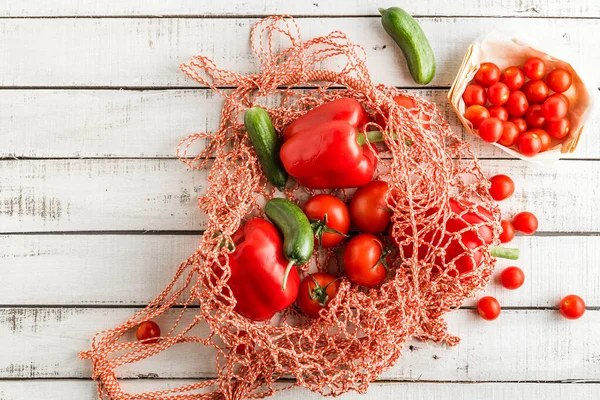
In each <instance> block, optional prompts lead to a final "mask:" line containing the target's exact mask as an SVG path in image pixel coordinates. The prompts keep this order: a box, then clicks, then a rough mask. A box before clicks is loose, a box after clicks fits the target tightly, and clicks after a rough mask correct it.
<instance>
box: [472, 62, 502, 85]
mask: <svg viewBox="0 0 600 400" xmlns="http://www.w3.org/2000/svg"><path fill="white" fill-rule="evenodd" d="M474 79H475V82H477V83H478V84H480V85H481V86H483V87H486V88H487V87H490V86H492V85H493V84H494V83H496V82H498V81H499V80H500V68H498V66H497V65H496V64H494V63H489V62H487V63H482V64H481V65H480V66H479V69H478V70H477V73H476V74H475V78H474Z"/></svg>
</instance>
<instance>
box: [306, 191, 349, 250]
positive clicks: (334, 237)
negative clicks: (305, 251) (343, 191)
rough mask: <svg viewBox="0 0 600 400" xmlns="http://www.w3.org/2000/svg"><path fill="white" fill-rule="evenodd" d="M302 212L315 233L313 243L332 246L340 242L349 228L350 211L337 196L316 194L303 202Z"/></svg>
mask: <svg viewBox="0 0 600 400" xmlns="http://www.w3.org/2000/svg"><path fill="white" fill-rule="evenodd" d="M304 213H305V214H306V216H307V217H308V220H309V221H310V225H311V227H312V228H313V232H314V233H315V245H317V246H319V247H324V248H328V247H333V246H337V245H338V244H340V243H341V242H342V241H343V240H344V239H345V238H346V236H347V235H348V230H349V229H350V211H348V207H346V204H345V203H344V202H343V201H342V200H340V199H339V198H337V197H335V196H333V195H330V194H318V195H316V196H313V197H311V198H310V199H308V201H307V202H306V203H304Z"/></svg>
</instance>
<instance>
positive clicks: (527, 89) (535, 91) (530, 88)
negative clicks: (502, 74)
mask: <svg viewBox="0 0 600 400" xmlns="http://www.w3.org/2000/svg"><path fill="white" fill-rule="evenodd" d="M523 93H525V96H527V101H528V102H529V104H535V103H542V102H543V101H544V100H546V97H548V86H546V83H545V82H544V81H529V82H527V83H526V84H525V86H523Z"/></svg>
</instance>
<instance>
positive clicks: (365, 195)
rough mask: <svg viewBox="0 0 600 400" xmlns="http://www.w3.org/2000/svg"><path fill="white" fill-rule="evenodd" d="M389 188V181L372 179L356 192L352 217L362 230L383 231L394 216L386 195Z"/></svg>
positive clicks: (351, 211)
mask: <svg viewBox="0 0 600 400" xmlns="http://www.w3.org/2000/svg"><path fill="white" fill-rule="evenodd" d="M387 190H388V184H387V182H384V181H371V182H369V183H367V184H366V185H365V186H363V187H361V188H359V189H358V190H357V191H356V193H354V196H353V197H352V200H350V217H351V219H352V222H354V224H355V225H356V226H357V227H358V229H359V230H360V231H362V232H367V233H381V232H383V231H385V229H386V228H387V226H388V224H389V223H390V219H391V217H392V211H391V210H390V209H389V207H388V205H387V202H386V197H385V196H386V193H387Z"/></svg>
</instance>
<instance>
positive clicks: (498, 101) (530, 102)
mask: <svg viewBox="0 0 600 400" xmlns="http://www.w3.org/2000/svg"><path fill="white" fill-rule="evenodd" d="M572 81H573V78H572V76H571V73H570V72H569V71H567V70H565V69H562V68H557V69H554V70H552V71H550V72H548V73H546V66H545V64H544V61H542V60H541V59H540V58H537V57H534V58H530V59H528V60H527V61H526V62H525V64H524V65H523V67H522V68H521V67H517V66H513V67H508V68H506V69H505V70H504V71H502V72H500V68H498V66H497V65H496V64H494V63H490V62H487V63H482V64H481V66H480V67H479V70H478V71H477V73H476V74H475V77H474V82H472V83H470V84H469V85H468V86H467V88H466V89H465V91H464V93H463V95H462V99H463V101H464V102H465V106H466V107H467V109H466V111H465V114H464V116H465V118H466V119H467V120H469V121H470V122H471V124H473V128H475V129H477V131H478V134H479V137H481V138H482V139H483V140H485V141H486V142H490V143H496V142H497V143H499V144H501V145H503V146H506V147H511V148H513V149H515V150H517V151H519V152H520V153H521V154H523V155H524V156H527V157H532V156H534V155H536V154H538V153H540V152H544V151H546V150H548V149H549V148H550V147H551V145H552V142H553V141H554V142H555V143H559V142H560V141H561V140H562V139H563V138H565V137H566V136H567V135H568V134H569V130H570V127H571V124H570V121H569V118H568V117H567V113H568V111H569V107H570V101H569V99H568V98H567V96H565V95H564V94H563V93H564V92H566V91H567V90H568V89H569V88H570V87H571V83H572Z"/></svg>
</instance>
